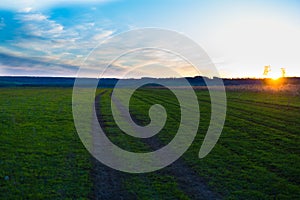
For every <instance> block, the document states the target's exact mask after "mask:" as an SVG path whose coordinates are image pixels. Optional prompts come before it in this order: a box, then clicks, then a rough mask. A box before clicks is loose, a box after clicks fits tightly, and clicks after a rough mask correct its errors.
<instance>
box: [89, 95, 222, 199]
mask: <svg viewBox="0 0 300 200" xmlns="http://www.w3.org/2000/svg"><path fill="white" fill-rule="evenodd" d="M103 94H104V93H101V94H99V95H98V96H97V97H96V99H95V106H96V112H97V118H98V121H99V123H100V125H101V126H103V125H104V123H103V121H101V113H100V109H99V107H100V105H99V102H100V98H101V95H103ZM113 101H114V103H115V104H116V106H117V108H118V110H119V111H120V112H124V109H123V107H122V104H121V103H120V102H118V101H117V100H115V99H113ZM143 141H144V142H145V144H146V145H147V146H149V147H150V148H151V149H159V148H160V147H161V146H163V144H162V142H160V141H159V140H158V139H157V138H155V137H152V138H151V139H147V140H143ZM93 163H94V169H93V173H92V176H93V180H94V196H93V198H95V199H136V197H135V196H133V194H129V193H128V192H127V191H126V189H125V188H123V187H124V186H123V185H122V182H124V181H125V180H126V179H127V178H128V177H129V176H135V177H139V178H141V179H143V178H144V175H143V174H134V175H132V174H127V173H123V172H119V171H117V170H114V169H111V168H108V167H106V166H104V165H103V164H102V163H100V162H99V161H97V160H95V159H93ZM152 173H156V174H160V175H169V176H173V177H175V179H176V181H177V184H178V187H179V189H180V190H182V191H183V192H184V193H185V194H186V195H187V196H188V197H189V198H191V199H207V200H210V199H221V197H220V196H219V195H218V194H215V193H213V192H212V191H211V190H210V189H209V187H208V186H207V184H206V183H205V182H204V180H203V179H202V178H201V177H199V176H198V175H197V173H196V172H195V171H194V170H193V169H192V168H190V167H189V166H188V165H187V164H186V163H185V162H184V160H183V159H178V160H177V161H176V162H174V163H173V164H171V165H170V166H168V167H166V168H164V169H162V170H159V171H156V172H152Z"/></svg>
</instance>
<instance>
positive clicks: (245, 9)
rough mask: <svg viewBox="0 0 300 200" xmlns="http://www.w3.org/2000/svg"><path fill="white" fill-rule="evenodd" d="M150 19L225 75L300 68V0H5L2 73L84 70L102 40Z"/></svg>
mask: <svg viewBox="0 0 300 200" xmlns="http://www.w3.org/2000/svg"><path fill="white" fill-rule="evenodd" d="M66 2H68V3H66ZM143 27H158V28H166V29H171V30H174V31H178V32H180V33H183V34H185V35H187V36H188V37H190V38H191V39H193V40H194V41H195V42H197V43H198V44H199V45H200V46H201V47H202V48H203V49H205V51H206V52H207V54H208V55H209V56H210V58H211V59H212V61H213V63H214V64H215V65H216V67H217V69H218V71H219V73H220V75H221V76H222V77H262V74H263V67H264V66H265V65H271V67H272V71H271V72H270V73H272V74H273V75H272V76H274V75H275V74H278V75H279V74H280V68H282V67H284V68H286V75H287V76H300V56H299V52H300V1H297V0H286V1H283V0H282V1H278V0H272V1H271V0H266V1H258V0H254V1H245V0H241V1H238V2H237V1H232V0H220V1H201V0H199V1H197V0H194V1H192V0H149V1H146V0H145V1H140V0H70V1H63V0H44V1H38V0H20V1H11V0H1V1H0V75H34V76H76V73H77V70H78V68H79V67H80V65H81V63H82V62H83V60H84V58H85V57H86V56H87V55H88V54H89V52H90V51H91V50H92V49H93V48H94V47H95V46H96V45H97V44H99V43H100V42H102V41H104V40H105V39H107V38H108V37H110V36H113V35H116V34H119V33H121V32H123V31H128V30H131V29H135V28H143ZM161 55H162V54H161ZM129 57H130V56H129ZM141 57H143V56H141ZM149 57H150V56H148V57H147V58H148V60H147V63H149ZM150 58H151V59H153V60H155V58H154V57H153V58H152V57H150ZM157 60H162V59H161V58H160V59H157ZM173 60H174V59H173ZM140 62H143V60H142V59H141V60H140ZM170 62H173V61H172V59H171V60H170ZM120 63H121V64H123V65H120ZM145 63H146V62H145ZM150 63H152V65H153V63H154V62H150ZM118 64H119V65H118V66H120V67H121V68H124V67H127V66H126V64H128V62H125V61H123V62H119V63H118ZM160 64H164V65H168V63H160ZM175 64H176V63H175ZM175 64H174V65H175ZM177 64H178V62H177ZM169 66H170V67H172V63H171V64H170V65H169ZM115 67H116V66H115ZM150 67H151V66H150ZM173 67H175V66H173ZM180 69H181V68H179V70H180ZM182 69H183V68H182ZM182 72H184V70H183V71H182ZM191 75H192V74H191ZM202 75H205V74H202Z"/></svg>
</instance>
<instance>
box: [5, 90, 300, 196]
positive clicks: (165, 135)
mask: <svg viewBox="0 0 300 200" xmlns="http://www.w3.org/2000/svg"><path fill="white" fill-rule="evenodd" d="M110 92H111V90H110V89H107V92H106V93H105V94H104V95H103V97H102V98H101V108H102V109H101V114H102V115H103V123H104V124H105V130H106V133H107V135H108V137H109V138H110V139H111V140H112V141H113V142H114V143H115V144H116V145H118V146H120V147H122V148H124V149H126V150H128V151H133V152H147V151H151V148H150V147H149V146H148V145H147V144H145V142H143V140H141V139H137V138H134V137H131V136H128V135H127V134H125V133H122V131H120V130H119V128H118V127H117V126H116V124H115V122H114V120H113V118H112V115H111V108H110V95H109V94H110ZM197 96H198V99H199V105H200V111H201V121H200V124H199V130H198V134H197V136H196V138H195V140H194V142H193V144H192V145H191V147H190V148H189V149H188V151H187V152H186V153H185V154H184V155H183V162H185V163H186V164H187V166H188V167H189V168H190V169H192V170H194V171H195V172H196V173H197V174H198V176H200V177H202V178H203V180H204V181H205V182H206V183H207V185H208V186H209V188H210V189H211V190H212V191H213V192H215V193H217V194H219V195H220V196H222V197H223V198H224V199H299V197H300V181H299V178H298V177H299V175H300V146H299V144H300V135H299V134H300V132H299V130H300V123H299V119H300V112H299V110H300V98H299V96H293V95H288V94H280V93H262V92H247V91H232V92H231V91H229V92H227V98H228V108H227V117H226V122H225V126H224V129H223V132H222V135H221V137H220V139H219V141H218V143H217V145H216V146H215V147H214V149H213V150H212V152H210V154H209V155H208V156H206V157H205V158H204V159H198V153H199V149H200V147H201V144H202V140H203V138H204V136H205V133H206V131H207V128H208V124H209V119H210V99H209V94H208V92H207V91H197ZM71 98H72V89H71V88H65V89H64V88H1V89H0V104H1V108H0V122H1V123H0V141H1V146H0V199H19V198H21V197H23V198H30V199H40V198H51V199H79V198H82V199H86V198H89V197H90V196H91V193H92V187H93V183H92V179H91V177H90V172H91V169H92V164H91V162H90V155H89V154H88V152H87V151H86V149H85V148H84V146H83V145H82V143H81V142H80V140H79V137H78V135H77V133H76V130H75V127H74V124H73V118H72V101H71ZM153 104H162V105H163V106H164V107H165V108H166V110H167V113H168V119H167V122H166V125H165V126H164V128H163V129H162V131H161V132H160V133H158V134H157V135H156V136H155V137H157V138H158V140H159V141H160V142H161V143H162V144H167V143H168V142H170V141H171V140H172V138H173V137H174V136H175V134H176V131H177V128H178V125H179V124H178V122H179V120H180V112H179V110H180V107H179V105H178V101H177V100H176V98H175V97H174V96H173V95H172V93H171V92H170V91H168V90H162V89H155V90H154V89H140V90H138V91H137V92H135V94H134V95H133V97H132V99H131V104H130V112H131V115H132V117H133V119H134V120H135V122H136V123H138V124H140V125H146V124H148V123H149V122H150V119H149V116H148V110H149V108H150V106H151V105H153ZM177 178H178V177H175V176H173V175H172V174H168V173H166V172H165V171H164V169H163V170H160V171H156V172H153V173H148V174H142V175H138V174H133V175H130V176H126V179H124V180H121V181H122V185H123V186H124V188H126V190H127V191H128V193H129V194H131V195H132V196H135V197H136V198H137V199H161V198H167V199H189V197H190V194H186V193H185V191H183V190H182V189H181V187H180V182H178V180H177Z"/></svg>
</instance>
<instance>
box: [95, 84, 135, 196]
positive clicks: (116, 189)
mask: <svg viewBox="0 0 300 200" xmlns="http://www.w3.org/2000/svg"><path fill="white" fill-rule="evenodd" d="M107 92H108V90H105V91H103V92H101V93H100V94H98V95H97V96H96V98H95V109H96V115H97V119H94V123H99V124H100V126H101V127H102V128H105V123H104V121H103V118H102V116H101V112H100V98H101V96H103V95H104V94H106V93H107ZM92 163H93V170H92V172H91V176H92V180H93V185H94V187H93V194H92V197H91V198H92V199H136V197H135V196H132V194H129V193H128V192H127V191H126V189H125V188H124V186H123V184H122V182H123V181H124V180H125V179H127V178H128V174H126V173H123V172H120V171H117V170H115V169H112V168H110V167H108V166H106V165H104V164H102V163H101V162H100V161H98V160H97V159H95V158H94V157H92Z"/></svg>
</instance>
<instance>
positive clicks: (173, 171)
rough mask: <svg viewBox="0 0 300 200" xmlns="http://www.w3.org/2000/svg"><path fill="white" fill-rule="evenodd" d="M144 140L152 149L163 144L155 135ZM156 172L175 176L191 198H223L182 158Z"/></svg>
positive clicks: (116, 100) (180, 187)
mask: <svg viewBox="0 0 300 200" xmlns="http://www.w3.org/2000/svg"><path fill="white" fill-rule="evenodd" d="M112 101H113V103H114V104H115V106H116V108H117V109H118V111H119V112H120V113H121V115H122V113H124V112H126V109H125V108H124V106H123V105H122V103H121V102H120V100H118V99H115V98H114V99H112ZM143 141H145V144H146V145H148V146H150V148H151V149H159V148H160V147H161V146H162V142H161V141H160V140H158V139H157V138H155V137H152V138H151V139H146V140H143ZM154 173H157V174H162V175H171V176H174V177H175V178H176V180H177V184H178V187H179V189H181V190H182V191H183V192H184V193H185V194H186V195H188V196H189V197H190V198H191V199H207V200H210V199H221V197H220V195H218V194H216V193H214V192H212V191H211V190H210V189H209V187H208V186H207V184H206V183H205V182H204V179H203V178H201V177H200V176H199V175H198V174H197V173H196V172H195V171H194V170H193V169H192V168H190V167H189V166H188V165H187V164H186V163H185V162H184V160H183V159H182V158H179V159H178V160H177V161H175V162H174V163H172V164H171V165H169V166H168V167H166V168H164V169H162V170H160V171H156V172H154Z"/></svg>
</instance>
